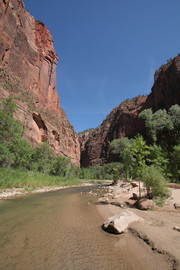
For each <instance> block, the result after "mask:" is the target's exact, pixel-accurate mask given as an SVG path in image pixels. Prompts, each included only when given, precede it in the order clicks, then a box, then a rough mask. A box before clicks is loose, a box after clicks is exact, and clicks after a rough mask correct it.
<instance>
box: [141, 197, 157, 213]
mask: <svg viewBox="0 0 180 270" xmlns="http://www.w3.org/2000/svg"><path fill="white" fill-rule="evenodd" d="M154 206H155V203H154V202H153V200H149V199H147V198H142V199H140V200H139V201H138V208H139V209H140V210H149V209H152V208H153V207H154Z"/></svg>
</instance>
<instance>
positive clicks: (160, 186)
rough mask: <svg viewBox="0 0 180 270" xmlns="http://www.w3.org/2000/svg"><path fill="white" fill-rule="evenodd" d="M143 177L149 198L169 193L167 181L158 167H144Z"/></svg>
mask: <svg viewBox="0 0 180 270" xmlns="http://www.w3.org/2000/svg"><path fill="white" fill-rule="evenodd" d="M141 179H142V181H143V182H144V184H145V186H146V189H147V196H148V198H153V197H164V196H166V195H167V193H168V190H167V188H166V181H165V179H164V177H163V175H162V173H161V172H160V171H159V170H158V169H157V167H154V166H153V165H152V166H146V167H144V169H143V170H142V171H141Z"/></svg>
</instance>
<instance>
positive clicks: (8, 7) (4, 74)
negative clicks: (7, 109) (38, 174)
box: [0, 0, 80, 165]
mask: <svg viewBox="0 0 180 270" xmlns="http://www.w3.org/2000/svg"><path fill="white" fill-rule="evenodd" d="M0 32H1V37H0V95H1V97H2V98H4V97H7V96H8V95H13V96H14V97H15V101H16V102H17V105H18V109H17V111H16V118H17V119H19V120H20V121H21V122H22V123H23V127H24V137H25V138H26V139H27V140H28V141H29V142H31V144H32V145H37V144H38V143H41V142H45V141H48V142H49V144H50V145H51V147H52V148H53V149H54V150H55V152H56V153H57V154H58V155H61V156H67V157H71V159H72V162H73V163H75V164H77V165H79V159H80V150H79V141H78V136H77V134H76V133H75V132H74V129H73V127H72V125H71V124H70V123H69V122H68V120H67V117H66V114H65V113H64V111H63V110H62V108H61V107H60V101H59V96H58V92H57V89H56V66H57V62H58V57H57V55H56V52H55V50H54V45H53V39H52V36H51V33H50V32H49V30H48V29H47V27H46V26H45V25H44V24H43V23H41V22H39V21H35V19H34V18H33V17H32V16H31V15H30V14H29V13H28V12H27V11H26V10H25V8H24V2H23V1H22V0H10V1H9V0H3V1H1V2H0Z"/></svg>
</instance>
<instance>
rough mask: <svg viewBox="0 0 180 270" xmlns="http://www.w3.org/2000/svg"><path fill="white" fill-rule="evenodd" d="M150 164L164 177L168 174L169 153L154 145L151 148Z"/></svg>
mask: <svg viewBox="0 0 180 270" xmlns="http://www.w3.org/2000/svg"><path fill="white" fill-rule="evenodd" d="M149 152H150V154H149V156H148V162H147V163H148V164H149V165H153V166H155V167H156V168H157V169H158V170H159V171H160V172H162V173H163V174H164V175H167V174H168V163H169V159H168V157H167V153H166V151H165V150H164V149H162V147H161V146H160V145H153V146H150V147H149Z"/></svg>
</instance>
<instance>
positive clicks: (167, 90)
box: [79, 56, 180, 167]
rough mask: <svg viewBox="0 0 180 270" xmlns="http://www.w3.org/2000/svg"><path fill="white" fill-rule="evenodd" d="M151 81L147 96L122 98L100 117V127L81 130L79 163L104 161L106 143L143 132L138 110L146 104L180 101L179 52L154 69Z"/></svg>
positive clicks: (155, 106)
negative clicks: (102, 117) (124, 99)
mask: <svg viewBox="0 0 180 270" xmlns="http://www.w3.org/2000/svg"><path fill="white" fill-rule="evenodd" d="M154 79H155V82H154V85H153V87H152V90H151V93H150V94H149V95H148V96H140V97H136V98H133V99H130V100H126V101H124V102H122V103H121V104H120V105H119V106H118V107H116V108H115V109H113V110H112V112H111V113H110V114H109V115H108V116H107V118H106V119H105V120H104V121H103V123H102V124H101V126H100V127H98V128H97V129H94V130H92V131H88V132H85V133H84V134H81V135H80V136H79V137H80V147H81V165H82V166H83V167H87V166H94V165H103V164H104V163H107V162H108V161H110V160H109V144H110V142H111V141H112V140H114V139H118V138H122V137H129V138H132V137H134V136H135V135H136V134H137V133H141V134H143V133H144V122H143V120H142V119H139V118H138V115H139V113H140V112H141V111H142V110H144V109H147V108H152V109H153V111H156V110H158V109H163V108H166V109H168V108H169V107H171V106H172V105H173V104H180V56H177V57H175V58H174V59H173V60H172V61H170V63H169V64H166V65H162V66H161V67H160V69H158V70H157V71H156V72H155V75H154Z"/></svg>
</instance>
